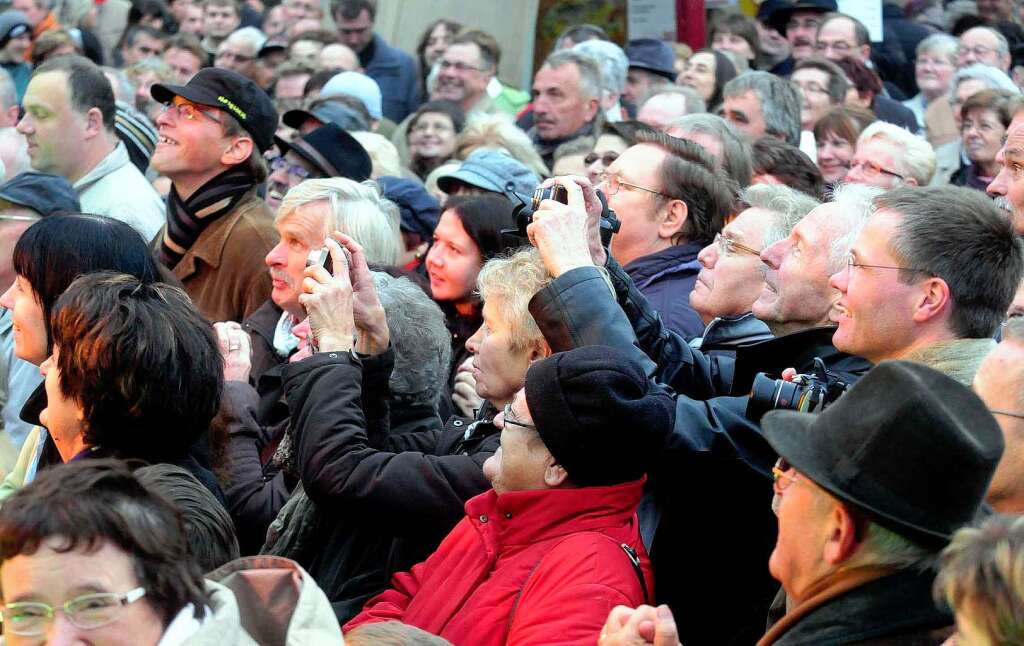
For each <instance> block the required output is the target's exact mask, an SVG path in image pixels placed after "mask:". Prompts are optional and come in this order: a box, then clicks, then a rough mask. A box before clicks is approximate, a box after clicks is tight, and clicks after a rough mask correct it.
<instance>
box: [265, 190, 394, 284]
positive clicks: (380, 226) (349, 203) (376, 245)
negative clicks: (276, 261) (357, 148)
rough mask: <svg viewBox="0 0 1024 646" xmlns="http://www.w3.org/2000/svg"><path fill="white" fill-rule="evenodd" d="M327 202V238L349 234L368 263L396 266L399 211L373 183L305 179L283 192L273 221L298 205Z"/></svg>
mask: <svg viewBox="0 0 1024 646" xmlns="http://www.w3.org/2000/svg"><path fill="white" fill-rule="evenodd" d="M323 200H326V201H327V202H328V209H327V212H328V216H327V221H326V222H324V223H323V233H324V236H325V237H326V236H327V234H328V233H331V232H333V231H341V232H342V233H344V234H346V235H349V236H352V237H353V238H354V239H355V241H356V242H358V243H359V244H361V245H362V246H363V249H364V251H365V252H366V260H367V262H369V263H371V264H377V265H395V264H397V263H398V261H399V258H400V257H401V253H402V234H401V229H400V225H399V223H400V219H401V217H400V214H399V212H398V207H397V206H395V204H394V203H393V202H392V201H391V200H388V199H386V198H384V197H383V196H382V195H381V192H380V188H379V187H378V186H377V184H376V183H375V182H372V181H366V182H356V181H354V180H351V179H347V178H345V177H328V178H323V179H307V180H306V181H304V182H302V183H301V184H298V185H297V186H295V187H293V188H292V189H291V190H290V191H288V193H286V194H285V196H284V200H282V201H281V207H280V208H279V209H278V211H277V217H275V218H274V222H275V223H278V222H281V221H282V220H284V219H285V218H288V217H290V216H291V215H292V214H293V213H294V212H295V211H296V210H297V209H298V208H300V207H303V206H307V205H309V204H312V203H314V202H320V201H323Z"/></svg>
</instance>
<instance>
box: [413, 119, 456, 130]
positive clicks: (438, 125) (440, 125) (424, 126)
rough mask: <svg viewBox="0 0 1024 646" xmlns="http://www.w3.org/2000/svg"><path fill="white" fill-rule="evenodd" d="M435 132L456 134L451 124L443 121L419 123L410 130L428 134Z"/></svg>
mask: <svg viewBox="0 0 1024 646" xmlns="http://www.w3.org/2000/svg"><path fill="white" fill-rule="evenodd" d="M429 130H433V131H435V132H455V128H453V127H452V126H451V125H450V124H447V123H444V122H442V121H432V122H431V121H422V120H421V121H417V122H416V125H415V126H413V127H412V128H410V129H409V132H427V131H429Z"/></svg>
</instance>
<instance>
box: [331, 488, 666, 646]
mask: <svg viewBox="0 0 1024 646" xmlns="http://www.w3.org/2000/svg"><path fill="white" fill-rule="evenodd" d="M643 482H644V481H643V480H637V481H635V482H629V483H626V484H621V485H615V486H611V487H585V488H580V489H547V490H540V491H516V492H511V493H505V494H501V495H498V494H497V493H496V492H495V491H494V490H493V489H492V490H491V491H488V492H487V493H483V494H480V495H479V496H476V497H474V498H471V499H470V500H469V501H468V502H466V518H464V519H462V521H460V522H459V524H458V525H456V526H455V529H453V530H452V532H451V534H449V535H448V536H447V537H446V538H445V539H444V541H443V542H442V543H441V544H440V545H439V546H438V548H437V551H436V552H434V553H433V554H432V555H431V556H430V558H428V559H427V560H426V561H424V562H423V563H419V564H418V565H416V566H414V567H413V568H412V570H411V571H409V572H402V573H399V574H396V575H395V576H394V578H393V579H392V580H391V583H392V586H393V588H392V589H391V590H388V591H386V592H384V593H382V594H380V595H378V596H376V597H374V598H373V599H370V601H368V602H367V604H366V607H365V608H363V611H362V612H361V613H359V615H357V616H356V618H355V619H353V620H352V621H350V622H349V623H348V624H346V625H345V630H346V631H348V630H351V629H353V628H355V627H356V626H359V625H360V624H364V623H368V622H373V621H389V620H397V621H402V622H404V623H407V624H411V625H413V626H417V627H419V628H422V629H423V630H426V631H427V632H430V633H433V634H435V635H440V636H441V637H444V638H445V639H447V640H448V641H450V642H452V643H453V644H455V646H461V645H463V644H466V645H470V644H471V645H473V646H487V645H490V644H494V645H500V644H506V643H507V644H514V645H515V646H529V645H531V644H545V645H550V644H586V645H587V646H593V644H595V643H597V639H598V635H599V633H600V632H601V627H602V626H604V622H605V619H606V618H607V617H608V613H609V611H611V609H612V608H613V607H614V606H616V605H619V604H622V605H627V606H637V605H639V604H641V603H644V593H643V589H642V588H641V585H640V577H639V576H638V575H637V572H636V570H635V568H634V567H633V565H632V563H631V561H630V558H629V556H627V554H626V552H625V551H624V550H623V549H622V547H620V544H622V543H625V544H627V545H628V546H629V547H631V548H632V549H633V550H635V551H636V553H637V554H638V555H639V557H640V564H641V568H642V569H643V574H644V577H645V580H646V582H647V586H648V588H649V590H648V594H649V597H650V598H653V596H654V595H653V586H652V583H653V579H652V576H651V567H650V562H649V561H648V559H647V553H646V551H645V550H644V547H643V543H642V542H641V541H640V529H639V524H638V522H637V517H636V507H637V504H638V503H639V502H640V496H641V494H642V490H643Z"/></svg>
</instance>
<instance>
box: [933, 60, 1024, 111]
mask: <svg viewBox="0 0 1024 646" xmlns="http://www.w3.org/2000/svg"><path fill="white" fill-rule="evenodd" d="M967 79H974V80H977V81H981V82H982V83H984V84H985V87H986V88H988V89H989V90H1006V91H1007V92H1009V93H1011V94H1014V95H1018V96H1019V95H1020V88H1019V87H1017V84H1016V83H1014V82H1013V79H1011V78H1010V77H1009V76H1007V75H1006V73H1005V72H1003V70H1001V69H998V68H995V67H992V66H991V65H985V64H983V63H975V64H973V65H968V66H967V67H965V68H963V69H959V70H957V71H956V73H955V74H953V78H952V79H951V80H950V81H949V102H950V103H953V102H955V101H956V89H957V87H959V86H960V84H961V83H963V82H964V81H966V80H967Z"/></svg>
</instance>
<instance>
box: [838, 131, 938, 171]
mask: <svg viewBox="0 0 1024 646" xmlns="http://www.w3.org/2000/svg"><path fill="white" fill-rule="evenodd" d="M872 139H881V140H883V141H887V142H889V143H890V144H892V145H893V146H894V147H895V148H896V150H898V151H900V154H898V155H897V164H898V165H899V166H900V170H901V171H902V173H903V174H904V175H907V176H909V177H913V178H914V179H915V180H917V185H918V186H927V185H928V183H929V182H930V181H932V175H934V174H935V149H934V148H932V145H931V144H930V143H928V141H927V140H926V139H925V138H924V137H919V136H918V135H915V134H911V133H910V131H908V130H906V129H904V128H901V127H899V126H897V125H895V124H892V123H888V122H886V121H875V122H874V123H872V124H871V125H869V126H868V127H867V128H865V129H864V131H863V132H861V133H860V137H858V138H857V146H858V147H859V146H860V145H861V144H863V143H865V142H867V141H871V140H872Z"/></svg>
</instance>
